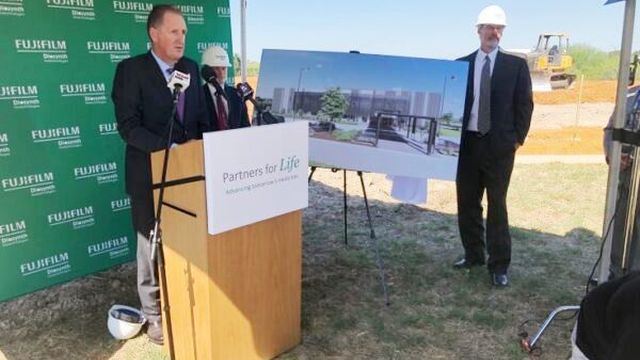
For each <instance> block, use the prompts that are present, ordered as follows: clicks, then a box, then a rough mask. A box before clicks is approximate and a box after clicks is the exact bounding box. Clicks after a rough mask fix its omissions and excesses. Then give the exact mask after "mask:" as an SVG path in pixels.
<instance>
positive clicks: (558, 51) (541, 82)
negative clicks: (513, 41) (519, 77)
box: [514, 33, 576, 91]
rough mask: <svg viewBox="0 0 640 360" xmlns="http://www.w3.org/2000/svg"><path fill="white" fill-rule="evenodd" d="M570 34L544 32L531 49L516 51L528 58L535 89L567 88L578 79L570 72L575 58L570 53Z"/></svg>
mask: <svg viewBox="0 0 640 360" xmlns="http://www.w3.org/2000/svg"><path fill="white" fill-rule="evenodd" d="M568 49H569V36H568V35H567V34H565V33H543V34H540V36H539V37H538V44H537V45H536V47H535V48H534V49H533V50H530V51H518V50H516V51H514V52H515V53H516V55H520V56H521V57H523V58H525V59H526V60H527V64H528V65H529V71H530V72H531V81H532V83H533V90H534V91H549V90H553V89H566V88H569V87H570V86H571V84H572V83H573V82H574V80H575V79H576V76H575V75H574V74H570V73H568V71H569V69H570V68H571V66H573V58H572V57H571V56H570V55H569V53H568Z"/></svg>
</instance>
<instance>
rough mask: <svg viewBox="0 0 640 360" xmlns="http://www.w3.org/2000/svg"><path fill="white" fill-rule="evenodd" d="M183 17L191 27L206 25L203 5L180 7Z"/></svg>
mask: <svg viewBox="0 0 640 360" xmlns="http://www.w3.org/2000/svg"><path fill="white" fill-rule="evenodd" d="M178 8H180V11H181V12H182V15H183V16H184V18H185V19H186V21H187V24H189V25H202V24H204V6H202V5H178Z"/></svg>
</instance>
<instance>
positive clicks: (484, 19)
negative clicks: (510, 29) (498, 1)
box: [476, 5, 507, 26]
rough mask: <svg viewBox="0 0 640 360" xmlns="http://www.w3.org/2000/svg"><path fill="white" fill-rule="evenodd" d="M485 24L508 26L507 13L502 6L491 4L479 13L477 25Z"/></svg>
mask: <svg viewBox="0 0 640 360" xmlns="http://www.w3.org/2000/svg"><path fill="white" fill-rule="evenodd" d="M484 24H492V25H502V26H507V15H506V14H505V13H504V10H502V8H501V7H500V6H498V5H489V6H487V7H486V8H484V9H482V11H480V14H478V21H477V22H476V26H478V25H484Z"/></svg>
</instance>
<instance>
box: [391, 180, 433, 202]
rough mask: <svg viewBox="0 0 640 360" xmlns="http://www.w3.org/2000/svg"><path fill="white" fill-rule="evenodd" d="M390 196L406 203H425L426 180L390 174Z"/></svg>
mask: <svg viewBox="0 0 640 360" xmlns="http://www.w3.org/2000/svg"><path fill="white" fill-rule="evenodd" d="M387 178H388V179H389V180H391V181H392V185H391V197H393V198H394V199H396V200H399V201H402V202H404V203H408V204H414V205H418V204H425V203H426V202H427V180H428V179H421V178H414V177H408V176H391V175H387Z"/></svg>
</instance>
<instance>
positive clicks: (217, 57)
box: [202, 46, 231, 67]
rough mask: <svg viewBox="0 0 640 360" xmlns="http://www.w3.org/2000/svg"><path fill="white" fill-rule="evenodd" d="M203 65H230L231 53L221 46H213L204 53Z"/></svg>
mask: <svg viewBox="0 0 640 360" xmlns="http://www.w3.org/2000/svg"><path fill="white" fill-rule="evenodd" d="M202 65H208V66H216V67H229V66H231V63H230V62H229V55H227V51H226V50H225V49H223V48H221V47H220V46H212V47H210V48H208V49H207V50H205V51H204V52H203V53H202Z"/></svg>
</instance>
